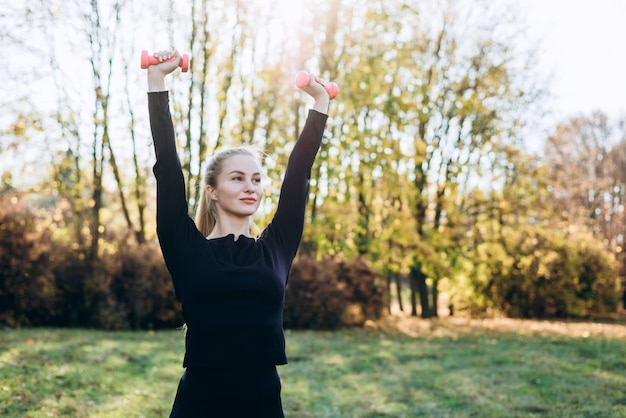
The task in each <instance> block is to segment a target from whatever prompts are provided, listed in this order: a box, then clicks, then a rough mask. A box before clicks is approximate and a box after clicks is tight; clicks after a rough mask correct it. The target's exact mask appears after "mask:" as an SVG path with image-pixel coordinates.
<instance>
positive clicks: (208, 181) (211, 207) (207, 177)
mask: <svg viewBox="0 0 626 418" xmlns="http://www.w3.org/2000/svg"><path fill="white" fill-rule="evenodd" d="M261 154H262V152H261V151H260V150H259V149H257V148H255V147H251V146H244V145H242V146H238V147H233V148H226V149H223V150H221V151H219V152H217V153H215V154H213V156H212V157H211V158H210V159H209V160H208V161H207V163H206V166H205V168H204V177H203V181H202V187H201V190H200V202H199V204H198V207H197V209H196V216H195V223H196V227H197V228H198V230H199V231H200V233H202V235H204V236H205V237H206V236H208V235H209V234H210V233H211V231H213V228H215V224H216V222H217V204H216V203H215V201H214V200H213V199H211V196H209V194H208V193H207V192H206V188H207V186H211V187H217V178H218V177H219V175H220V173H221V172H222V170H223V168H224V162H225V161H226V160H228V159H229V158H231V157H234V156H236V155H246V156H249V157H252V158H254V159H255V160H256V161H257V163H258V164H259V166H260V165H261V163H260V162H261ZM253 228H254V222H253V221H252V218H251V219H250V231H249V232H250V234H252V230H253Z"/></svg>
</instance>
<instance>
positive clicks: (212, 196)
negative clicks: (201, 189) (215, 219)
mask: <svg viewBox="0 0 626 418" xmlns="http://www.w3.org/2000/svg"><path fill="white" fill-rule="evenodd" d="M205 187H206V189H205V191H206V194H207V196H209V198H210V199H211V200H219V199H218V198H217V191H216V190H215V187H213V186H211V185H210V184H207V185H206V186H205Z"/></svg>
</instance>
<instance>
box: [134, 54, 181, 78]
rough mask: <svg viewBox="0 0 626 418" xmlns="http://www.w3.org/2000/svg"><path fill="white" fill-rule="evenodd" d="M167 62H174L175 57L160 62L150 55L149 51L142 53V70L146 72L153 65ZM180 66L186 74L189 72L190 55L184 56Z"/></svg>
mask: <svg viewBox="0 0 626 418" xmlns="http://www.w3.org/2000/svg"><path fill="white" fill-rule="evenodd" d="M167 61H174V57H172V58H170V59H167V60H164V61H159V59H158V58H157V57H155V56H154V55H150V54H148V51H141V68H142V69H144V70H145V69H146V68H148V67H149V66H151V65H159V64H161V63H162V62H167ZM178 66H179V67H180V68H181V70H182V72H183V73H186V72H187V71H189V55H187V54H183V56H182V57H181V60H180V63H179V64H178Z"/></svg>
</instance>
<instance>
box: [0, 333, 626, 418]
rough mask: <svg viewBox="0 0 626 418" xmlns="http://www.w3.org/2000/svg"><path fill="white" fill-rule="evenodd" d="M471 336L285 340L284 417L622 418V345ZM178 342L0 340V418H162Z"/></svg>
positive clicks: (108, 336)
mask: <svg viewBox="0 0 626 418" xmlns="http://www.w3.org/2000/svg"><path fill="white" fill-rule="evenodd" d="M624 343H625V341H624V339H621V338H610V337H592V338H584V337H572V336H563V335H560V336H557V335H552V336H539V335H522V334H521V333H520V334H518V333H516V332H512V331H476V332H470V333H460V334H458V335H448V336H435V335H432V334H425V335H423V336H418V337H410V336H407V335H403V334H398V333H393V334H389V333H382V332H380V331H372V330H344V331H338V332H312V331H291V332H289V331H288V332H287V351H288V355H289V357H290V364H289V365H287V366H281V367H280V368H279V372H280V375H281V379H282V383H283V404H284V409H285V414H286V416H287V417H293V418H307V417H372V418H373V417H422V416H423V417H624V416H626V344H624ZM182 355H183V335H182V333H181V332H180V331H168V332H115V333H112V332H101V331H91V330H56V329H26V330H9V331H0V416H7V417H33V418H35V417H57V416H61V417H164V416H168V413H169V410H170V406H171V403H172V400H173V396H174V393H175V391H176V387H177V385H178V379H179V378H180V375H181V373H182V368H181V359H182Z"/></svg>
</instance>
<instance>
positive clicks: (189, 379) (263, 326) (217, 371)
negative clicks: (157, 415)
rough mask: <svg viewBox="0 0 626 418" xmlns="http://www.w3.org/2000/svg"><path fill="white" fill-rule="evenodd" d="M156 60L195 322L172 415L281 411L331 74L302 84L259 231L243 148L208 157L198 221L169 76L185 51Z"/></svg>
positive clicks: (175, 216)
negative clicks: (278, 180)
mask: <svg viewBox="0 0 626 418" xmlns="http://www.w3.org/2000/svg"><path fill="white" fill-rule="evenodd" d="M155 57H157V59H158V60H159V61H160V62H161V63H160V64H158V65H153V66H150V67H148V105H149V112H150V125H151V130H152V137H153V140H154V148H155V152H156V163H155V165H154V169H153V171H154V175H155V177H156V179H157V234H158V237H159V243H160V245H161V250H162V252H163V257H164V259H165V262H166V264H167V267H168V269H169V271H170V274H171V276H172V280H173V283H174V289H175V291H176V297H177V298H178V300H179V301H180V302H181V306H182V312H183V317H184V320H185V323H186V325H187V333H186V337H185V357H184V360H183V367H185V371H184V373H183V375H182V377H181V379H180V382H179V386H178V391H177V393H176V397H175V400H174V405H173V407H172V412H171V415H170V416H171V417H185V418H190V417H267V418H274V417H283V416H284V415H283V410H282V404H281V398H280V391H281V383H280V378H279V376H278V373H277V371H276V366H277V365H281V364H286V363H287V357H286V355H285V337H284V332H283V326H282V313H283V304H284V294H285V293H284V292H285V286H286V284H287V275H288V273H289V269H290V267H291V263H292V261H293V258H294V257H295V255H296V251H297V249H298V246H299V244H300V240H301V237H302V229H303V226H304V212H305V206H306V201H307V195H308V190H309V177H310V172H311V167H312V165H313V162H314V159H315V156H316V154H317V151H318V150H319V147H320V144H321V141H322V135H323V133H324V128H325V125H326V119H327V118H328V116H327V112H328V105H329V100H330V99H329V96H328V93H327V92H326V90H325V89H324V82H323V81H322V80H320V79H319V78H317V77H311V81H310V82H309V84H308V85H306V86H304V87H302V89H303V90H304V91H305V92H306V93H308V94H309V95H310V96H311V97H312V98H313V99H314V100H315V103H314V105H313V108H312V109H310V110H309V114H308V117H307V121H306V124H305V126H304V128H303V130H302V132H301V134H300V136H299V138H298V140H297V141H296V144H295V145H294V148H293V151H292V153H291V155H290V156H289V162H288V164H287V168H286V172H285V176H284V180H283V184H282V187H281V191H280V197H279V201H278V207H277V209H276V212H275V214H274V216H273V219H272V221H271V222H270V224H269V225H268V226H267V227H266V228H265V229H264V230H263V232H262V233H261V234H260V235H259V237H258V238H256V239H255V238H254V237H252V236H251V230H250V225H251V218H252V216H253V215H254V213H255V212H256V211H257V209H258V207H259V203H260V202H261V198H262V196H263V190H262V188H261V168H260V166H259V161H258V159H257V158H256V156H255V154H254V152H252V151H251V150H249V149H248V148H245V147H238V148H232V149H227V150H224V151H221V152H219V153H217V154H215V155H214V156H213V157H212V158H211V159H210V160H209V162H208V164H207V166H206V172H205V177H204V188H203V190H202V192H203V193H202V197H201V198H202V201H201V202H200V205H199V210H198V213H197V214H196V219H195V222H194V221H193V220H192V219H191V218H190V217H189V216H188V206H187V199H186V196H185V185H184V179H183V174H182V171H181V165H180V161H179V159H178V155H177V152H176V143H175V138H174V128H173V124H172V118H171V114H170V110H169V96H168V92H167V91H166V90H165V76H166V75H168V74H169V73H171V72H172V71H174V70H175V69H176V68H177V66H178V63H179V61H180V54H179V53H178V52H172V51H162V52H158V53H156V54H155Z"/></svg>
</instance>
